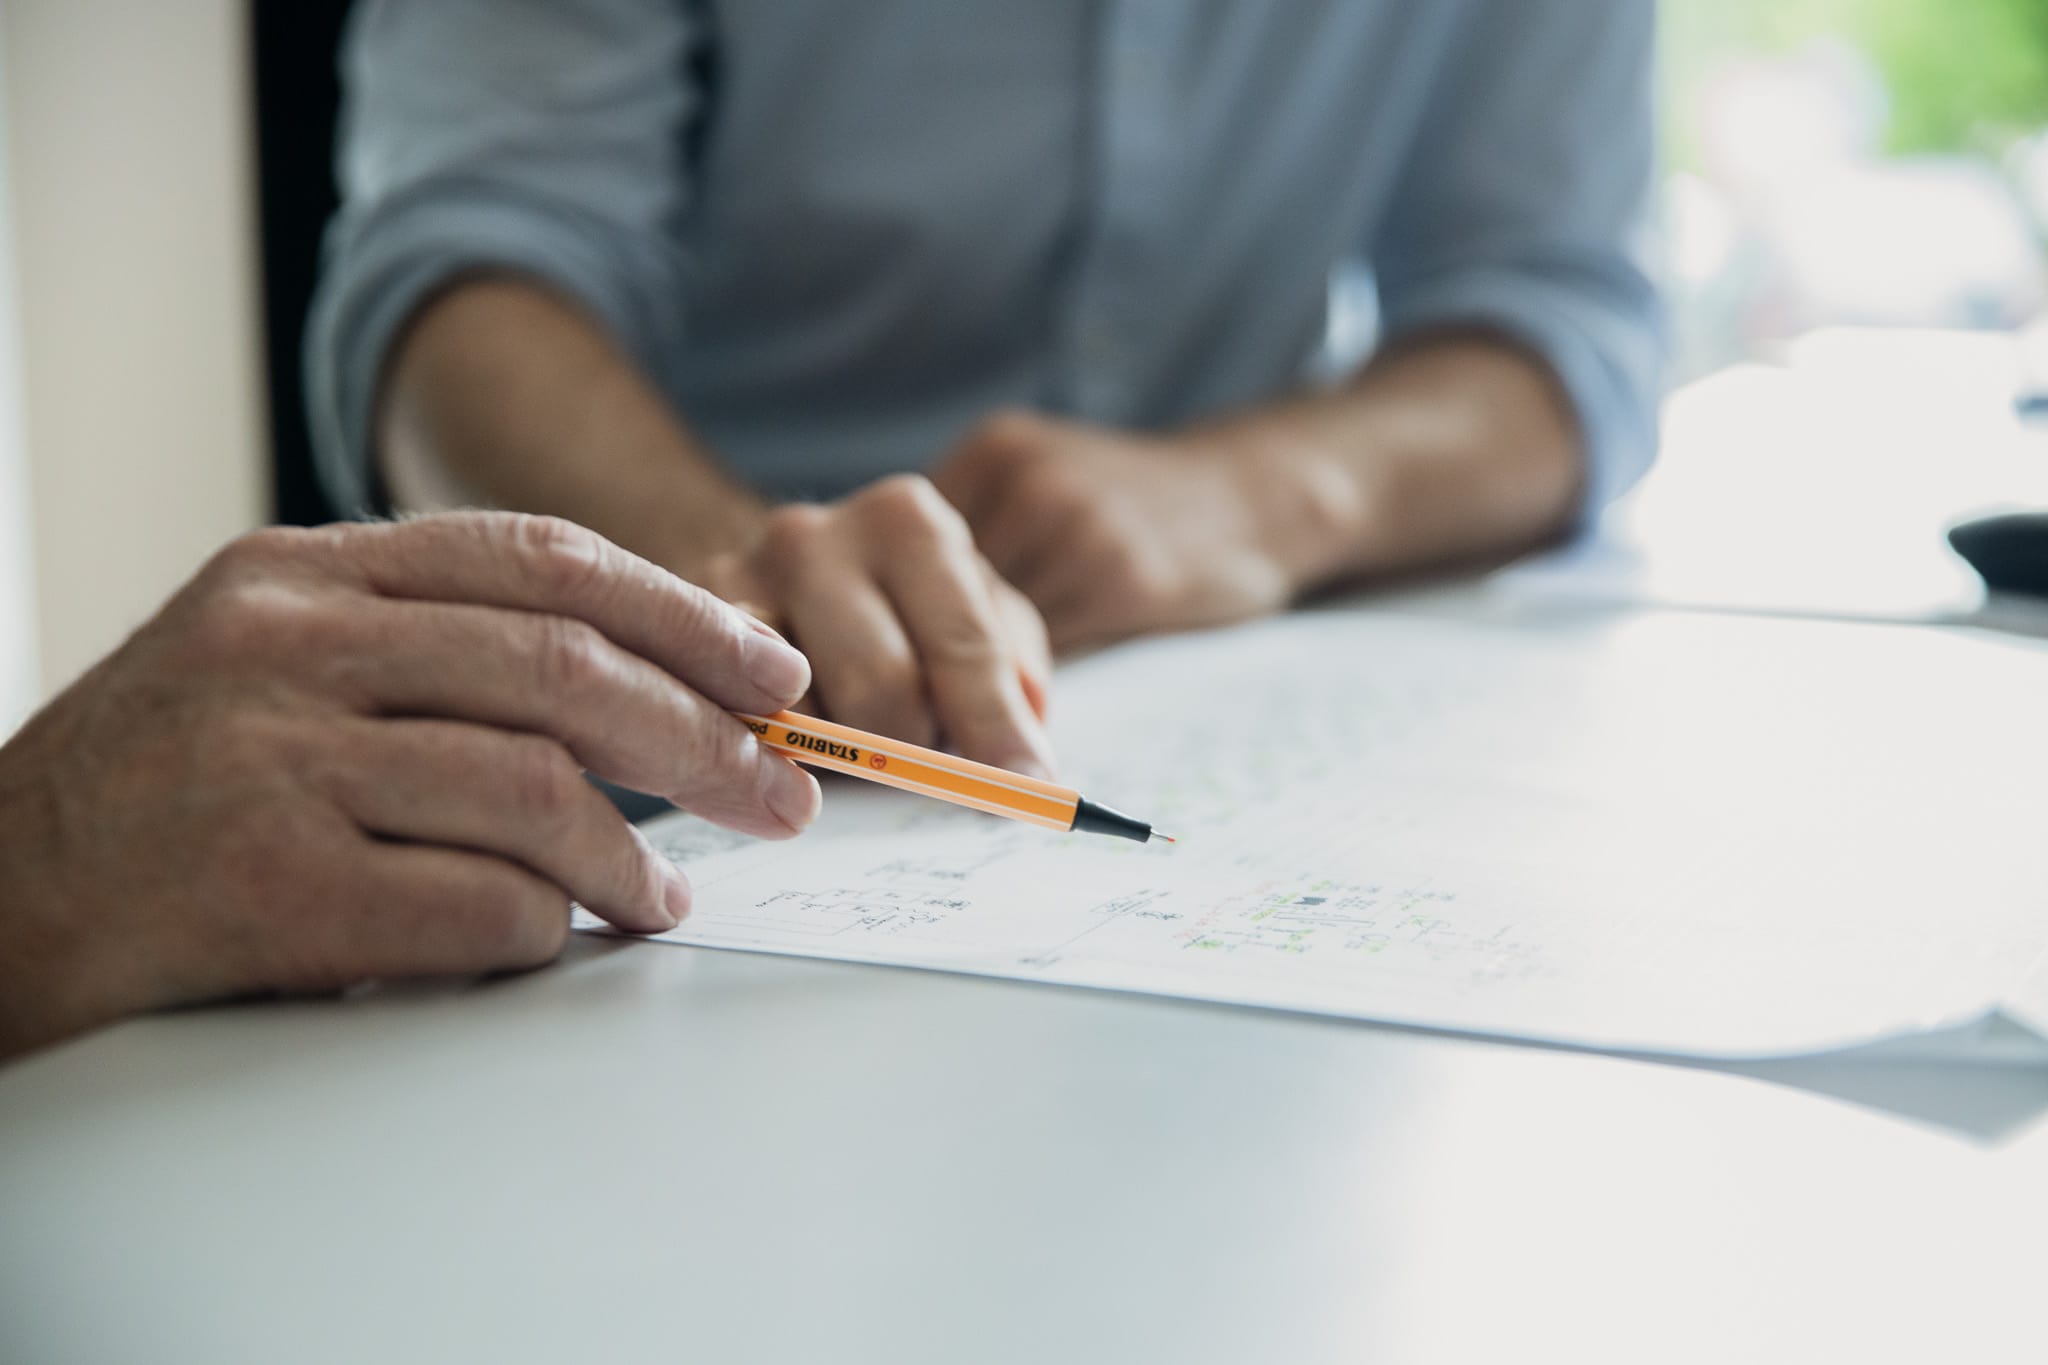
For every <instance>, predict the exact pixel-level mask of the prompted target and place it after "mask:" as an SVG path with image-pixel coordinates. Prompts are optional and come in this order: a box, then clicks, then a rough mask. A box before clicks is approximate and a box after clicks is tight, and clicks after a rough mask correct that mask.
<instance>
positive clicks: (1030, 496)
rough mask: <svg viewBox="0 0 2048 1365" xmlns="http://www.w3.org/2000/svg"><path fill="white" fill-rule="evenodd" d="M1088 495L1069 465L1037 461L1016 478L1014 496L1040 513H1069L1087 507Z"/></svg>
mask: <svg viewBox="0 0 2048 1365" xmlns="http://www.w3.org/2000/svg"><path fill="white" fill-rule="evenodd" d="M1085 492H1086V490H1085V488H1084V487H1083V485H1082V484H1081V483H1080V481H1079V480H1077V479H1076V478H1075V477H1074V475H1073V473H1072V472H1071V471H1070V470H1068V469H1067V468H1066V466H1064V465H1062V464H1059V463H1056V462H1054V461H1051V460H1035V461H1033V462H1032V464H1031V467H1030V468H1028V469H1026V470H1024V471H1023V472H1021V473H1020V474H1019V475H1018V476H1017V487H1016V494H1015V496H1016V497H1017V499H1018V500H1019V501H1020V502H1023V503H1025V504H1027V505H1029V506H1031V507H1033V508H1035V509H1037V510H1038V511H1039V512H1040V513H1041V514H1043V513H1046V512H1058V513H1061V514H1067V513H1070V512H1072V511H1073V510H1075V509H1078V508H1081V507H1084V506H1086V505H1087V503H1088V499H1087V498H1086V496H1085Z"/></svg>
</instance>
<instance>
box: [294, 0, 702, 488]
mask: <svg viewBox="0 0 2048 1365" xmlns="http://www.w3.org/2000/svg"><path fill="white" fill-rule="evenodd" d="M693 29H694V25H693V22H692V18H691V11H690V8H689V7H688V5H687V4H686V3H684V0H434V2H433V3H417V0H362V3H359V4H358V6H357V9H356V12H355V14H354V16H353V18H352V20H351V23H350V28H349V32H348V36H347V38H346V40H345V44H344V49H343V75H344V82H345V90H346V95H345V100H344V105H343V111H342V133H341V146H340V150H339V158H338V176H339V180H340V184H341V190H342V198H343V205H342V210H341V212H340V214H339V215H338V216H337V218H336V220H335V222H334V223H333V225H332V226H331V227H330V229H329V232H328V239H327V246H326V263H325V268H324V272H323V275H322V279H321V284H320V290H319V293H318V295H317V297H316V299H315V302H314V307H313V313H312V318H311V321H310V323H309V326H308V330H307V338H306V392H307V404H308V410H309V411H308V417H309V420H310V423H311V426H312V433H313V443H314V451H315V455H316V458H317V460H318V461H319V465H320V472H321V477H322V479H323V481H324V482H325V484H326V487H327V489H328V492H329V494H330V496H331V497H332V498H333V499H334V501H335V502H336V504H337V505H339V506H341V507H342V508H344V509H345V510H347V511H350V512H356V513H360V512H362V511H365V510H367V509H368V508H369V505H370V502H371V490H372V489H373V487H374V480H373V478H372V475H371V459H372V449H371V448H372V443H373V439H374V428H375V419H374V413H373V408H374V405H375V402H376V397H377V388H378V383H379V379H380V376H381V375H382V373H383V370H384V366H385V363H386V359H387V355H388V352H389V351H390V349H391V347H392V345H393V343H394V341H395V340H396V339H397V337H398V336H399V334H400V332H401V331H402V329H403V328H404V326H405V325H406V323H407V321H408V320H409V319H410V318H411V317H412V316H413V314H414V313H415V312H416V311H417V310H418V309H419V308H420V306H421V305H422V303H424V302H425V301H426V300H427V299H428V298H429V297H430V296H431V295H433V294H434V293H435V292H436V291H437V290H439V289H441V288H443V287H445V286H446V285H447V284H448V283H449V282H450V281H451V280H453V279H456V278H458V277H460V276H462V275H465V274H469V273H473V272H478V271H510V272H516V273H519V274H523V275H527V276H530V277H533V278H535V279H538V280H540V281H542V282H544V283H545V284H547V285H548V286H550V287H551V288H553V289H555V290H557V291H559V292H561V293H562V294H564V295H566V296H568V297H569V298H570V299H572V300H573V301H574V302H576V303H577V304H579V305H580V306H581V307H583V308H584V309H586V310H587V311H588V312H589V313H590V314H591V315H593V316H594V317H595V318H597V319H598V320H599V321H600V322H601V323H602V324H603V325H604V326H605V327H607V328H608V329H609V330H610V331H611V333H612V334H613V335H614V336H615V337H616V338H617V340H618V341H619V342H620V344H622V345H623V346H624V347H626V349H627V350H628V351H629V352H630V353H632V354H633V355H634V356H635V357H636V358H637V359H639V360H640V362H641V363H642V364H643V365H644V366H649V367H652V365H653V364H654V363H655V358H656V357H658V356H659V355H661V354H662V353H663V351H664V350H665V349H666V347H667V344H668V337H669V334H670V332H671V331H672V329H673V328H674V327H675V326H676V322H675V316H676V308H675V299H676V295H677V291H678V289H679V288H680V264H679V261H678V259H677V249H676V246H675V240H676V239H675V234H674V226H675V222H676V219H677V217H678V216H679V215H680V213H681V212H682V210H683V207H684V197H685V194H686V191H687V187H686V186H685V184H684V183H683V182H684V158H683V156H682V154H681V150H680V149H681V145H682V138H683V136H684V134H685V129H686V125H687V123H688V120H689V119H690V117H691V116H692V114H693V112H694V107H695V91H694V87H693V85H692V82H691V81H690V79H689V69H690V58H691V49H692V44H693V41H694V39H693Z"/></svg>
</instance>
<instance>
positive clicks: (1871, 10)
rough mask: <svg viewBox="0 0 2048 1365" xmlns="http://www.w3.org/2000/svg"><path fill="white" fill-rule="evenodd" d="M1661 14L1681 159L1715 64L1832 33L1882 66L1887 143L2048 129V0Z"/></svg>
mask: <svg viewBox="0 0 2048 1365" xmlns="http://www.w3.org/2000/svg"><path fill="white" fill-rule="evenodd" d="M1662 13H1663V25H1664V36H1663V46H1664V60H1665V70H1666V73H1667V84H1666V115H1665V118H1666V128H1667V130H1668V135H1669V139H1670V149H1671V151H1672V153H1673V155H1674V156H1676V157H1677V158H1678V159H1679V161H1680V162H1682V163H1684V162H1690V160H1691V159H1692V158H1691V156H1690V150H1691V148H1692V146H1693V145H1694V136H1695V133H1694V127H1693V120H1694V119H1695V117H1696V111H1697V109H1698V107H1699V106H1698V94H1699V91H1700V87H1701V82H1702V80H1703V78H1704V77H1705V75H1706V74H1707V73H1708V72H1709V71H1710V70H1711V69H1712V68H1713V66H1714V65H1715V63H1716V62H1718V61H1720V60H1722V59H1725V58H1728V57H1731V56H1739V55H1742V54H1745V53H1747V54H1774V53H1784V52H1790V51H1793V50H1795V49H1797V48H1800V47H1802V46H1804V45H1806V44H1808V43H1811V42H1814V41H1816V40H1820V39H1826V38H1838V39H1843V40H1846V41H1847V42H1849V43H1851V44H1853V45H1854V46H1856V47H1858V48H1860V49H1862V51H1863V52H1865V53H1866V54H1868V55H1869V56H1870V58H1871V59H1872V60H1873V61H1874V62H1875V63H1876V64H1877V67H1878V70H1879V72H1880V73H1881V75H1882V76H1883V77H1884V80H1885V83H1886V85H1887V86H1888V88H1889V92H1890V99H1891V105H1890V109H1891V120H1890V127H1889V132H1888V141H1889V143H1890V148H1891V150H1892V151H1895V152H1900V153H1918V152H1956V151H1980V152H1983V151H1992V152H1995V151H1998V150H2002V149H2003V148H2004V147H2005V146H2008V145H2010V144H2011V142H2012V141H2013V140H2014V139H2015V138H2017V137H2019V136H2022V135H2024V134H2027V133H2031V132H2035V131H2037V130H2039V129H2041V128H2043V127H2048V0H1665V4H1664V6H1663V11H1662Z"/></svg>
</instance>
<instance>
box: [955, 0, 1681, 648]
mask: <svg viewBox="0 0 2048 1365" xmlns="http://www.w3.org/2000/svg"><path fill="white" fill-rule="evenodd" d="M1475 22H1476V23H1478V24H1479V25H1480V27H1481V30H1482V31H1481V32H1479V33H1476V34H1474V35H1472V37H1471V38H1470V39H1469V41H1468V44H1467V48H1466V51H1467V54H1468V55H1467V56H1466V58H1465V59H1464V61H1463V63H1462V65H1460V66H1458V67H1456V68H1455V69H1454V70H1453V71H1452V72H1451V73H1450V74H1449V75H1448V76H1447V79H1446V81H1445V83H1444V86H1443V88H1442V89H1441V90H1440V91H1439V92H1438V97H1437V104H1436V107H1435V109H1434V110H1433V113H1432V116H1431V118H1430V119H1429V121H1428V127H1429V132H1428V134H1427V136H1426V137H1425V138H1424V139H1423V140H1422V142H1421V143H1420V145H1419V146H1418V147H1417V149H1416V152H1415V155H1414V161H1413V164H1412V166H1411V168H1410V170H1409V172H1408V173H1407V175H1406V176H1405V177H1404V179H1403V181H1402V186H1401V190H1400V193H1399V200H1398V202H1399V205H1400V207H1399V209H1398V211H1397V212H1396V213H1395V214H1394V215H1393V217H1392V218H1391V219H1390V221H1389V222H1388V223H1386V224H1384V225H1383V227H1382V230H1381V232H1380V233H1379V236H1378V239H1377V241H1376V242H1375V243H1374V244H1373V248H1374V249H1373V257H1374V262H1375V265H1376V266H1377V268H1378V274H1379V279H1380V288H1381V295H1382V304H1383V311H1384V315H1385V335H1386V342H1385V344H1384V346H1383V347H1382V350H1381V352H1380V354H1379V355H1378V356H1377V357H1376V358H1375V359H1374V360H1373V361H1372V362H1371V363H1370V364H1368V365H1367V366H1365V368H1364V369H1363V370H1362V371H1361V372H1360V373H1359V374H1357V375H1356V376H1354V377H1353V379H1352V380H1351V382H1349V383H1348V384H1345V385H1343V386H1341V387H1339V388H1337V389H1335V390H1332V391H1329V392H1323V393H1313V394H1304V395H1300V396H1296V397H1292V398H1288V399H1284V400H1281V401H1279V402H1276V403H1273V404H1270V405H1265V406H1261V407H1257V408H1252V409H1247V410H1244V411H1241V412H1237V413H1234V414H1228V415H1225V416H1224V417H1222V418H1219V419H1217V420H1215V421H1212V422H1208V423H1205V424H1202V425H1201V426H1199V427H1197V428H1194V429H1190V430H1186V431H1181V432H1175V433H1169V434H1166V435H1163V436H1137V435H1131V434H1125V433H1116V432H1109V431H1104V430H1101V429H1098V428H1090V427H1084V426H1080V425H1077V424H1073V423H1064V422H1057V421H1053V420H1051V419H1046V418H1041V417H1030V416H1019V415H1017V414H1010V415H1006V416H1004V417H1002V418H1001V419H999V420H997V421H994V422H991V423H989V424H987V425H986V426H984V427H983V428H982V429H981V430H980V431H978V432H976V433H974V434H973V435H971V436H970V437H969V438H968V439H967V440H966V441H965V442H964V443H963V444H962V445H961V447H960V448H959V449H958V450H957V451H956V452H954V454H953V455H952V456H951V457H950V458H949V460H948V461H947V462H946V463H945V464H943V465H942V466H941V468H940V470H939V472H938V473H937V475H936V478H937V480H938V482H939V485H940V487H941V488H942V489H943V490H945V491H946V492H947V493H948V495H949V496H951V497H952V498H953V499H954V500H955V502H956V503H957V504H958V505H959V506H960V507H961V508H962V509H963V511H964V513H965V515H966V516H967V517H968V520H969V521H970V523H971V524H973V525H974V527H975V530H976V533H977V535H978V536H979V537H980V539H981V543H982V545H983V548H984V551H985V553H987V554H988V555H989V557H990V559H991V560H992V561H993V562H994V564H995V565H996V567H997V568H998V569H999V570H1001V571H1002V572H1004V573H1005V574H1008V575H1010V576H1011V577H1012V578H1013V580H1014V581H1016V582H1017V584H1018V586H1019V587H1021V588H1022V589H1023V590H1024V591H1025V593H1026V594H1027V595H1028V596H1030V597H1031V598H1032V600H1033V601H1034V602H1036V603H1037V604H1038V605H1039V607H1040V609H1041V610H1043V611H1044V612H1045V614H1046V616H1047V618H1048V624H1049V625H1050V627H1051V630H1052V635H1053V640H1054V643H1055V645H1056V646H1058V647H1061V648H1072V647H1077V646H1082V645H1088V644H1095V643H1100V642H1103V641H1107V640H1112V639H1116V638H1119V637H1121V636H1124V635H1130V634H1134V633H1138V632H1141V631H1148V630H1161V629H1175V628H1183V627H1190V626H1198V625H1203V624H1210V623H1214V622H1218V621H1225V620H1231V619H1235V618H1238V617H1242V616H1247V615H1252V614H1256V613H1259V612H1263V611H1271V610H1276V609H1278V608H1280V607H1282V606H1284V605H1286V604H1287V603H1288V602H1289V601H1292V600H1294V599H1296V598H1298V597H1300V596H1302V595H1304V594H1306V593H1310V592H1313V591H1315V590H1317V589H1320V588H1324V587H1327V586H1330V585H1333V584H1336V583H1341V582H1346V581H1350V580H1355V579H1358V578H1362V577H1384V576H1388V575H1392V574H1398V573H1402V572H1407V571H1412V570H1417V569H1423V568H1428V567H1434V566H1439V565H1446V564H1451V563H1457V562H1469V561H1483V560H1487V559H1493V558H1499V557H1503V556H1507V555H1511V554H1514V553H1517V552H1520V551H1522V550H1526V549H1528V548H1530V547H1532V546H1534V545H1537V544H1540V543H1542V542H1543V541H1544V540H1546V539H1548V538H1551V537H1553V536H1556V535H1558V534H1560V533H1561V532H1563V531H1565V530H1567V529H1568V528H1569V527H1570V526H1571V525H1572V524H1573V522H1574V520H1575V519H1577V518H1578V517H1580V516H1582V515H1583V514H1584V512H1585V511H1586V509H1588V508H1597V507H1598V506H1599V505H1600V503H1601V502H1602V501H1603V500H1604V499H1606V498H1607V497H1610V496H1612V495H1613V493H1614V492H1616V491H1618V490H1619V489H1620V488H1621V487H1623V486H1625V484H1626V483H1627V481H1628V480H1629V479H1630V478H1632V477H1633V476H1634V474H1635V473H1636V472H1638V471H1639V470H1640V469H1641V467H1642V465H1643V464H1644V463H1645V462H1647V459H1648V457H1649V453H1650V449H1651V443H1652V432H1653V428H1654V406H1655V396H1656V385H1657V379H1658V374H1659V370H1660V367H1661V358H1662V337H1661V320H1660V315H1659V312H1658V306H1657V301H1656V296H1655V291H1654V289H1653V287H1652V286H1651V284H1650V282H1649V280H1648V278H1647V276H1646V275H1645V274H1644V272H1643V271H1642V269H1641V268H1640V266H1639V265H1638V264H1637V262H1636V261H1635V258H1634V255H1633V247H1632V242H1633V239H1634V237H1635V235H1636V230H1637V226H1638V219H1639V218H1640V216H1641V214H1642V212H1643V208H1644V204H1645V201H1646V199H1647V196H1648V192H1649V183H1650V150H1651V144H1650V112H1649V104H1648V73H1649V61H1650V38H1651V23H1650V7H1649V6H1648V5H1647V4H1646V3H1643V2H1642V0H1585V2H1583V3H1581V0H1570V2H1569V3H1563V2H1557V0H1553V2H1551V3H1541V4H1504V3H1495V4H1491V5H1486V6H1483V7H1481V8H1480V9H1479V10H1478V11H1477V14H1476V18H1475Z"/></svg>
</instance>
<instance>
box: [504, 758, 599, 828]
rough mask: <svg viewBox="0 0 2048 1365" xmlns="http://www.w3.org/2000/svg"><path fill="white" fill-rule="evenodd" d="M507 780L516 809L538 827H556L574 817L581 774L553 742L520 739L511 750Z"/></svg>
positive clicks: (579, 794) (580, 794)
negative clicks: (539, 824)
mask: <svg viewBox="0 0 2048 1365" xmlns="http://www.w3.org/2000/svg"><path fill="white" fill-rule="evenodd" d="M509 780H510V782H511V794H512V798H513V800H514V802H515V803H516V804H517V806H518V808H519V809H520V810H521V811H523V812H525V813H526V814H527V815H528V816H530V817H533V818H535V819H537V820H538V821H539V822H540V823H541V824H543V825H548V826H559V825H563V824H566V823H568V822H569V821H570V820H572V819H573V818H574V817H575V814H576V811H577V809H578V801H579V798H580V797H581V796H582V795H583V786H584V782H583V770H582V768H581V767H580V766H579V765H578V764H577V762H576V760H575V759H573V758H571V757H570V756H569V751H568V750H567V749H564V748H563V747H562V746H561V745H559V744H557V743H555V742H554V741H553V740H550V739H541V738H539V737H537V736H534V737H522V738H521V739H520V740H519V742H518V745H517V747H516V748H515V749H514V750H513V757H512V761H511V773H510V776H509Z"/></svg>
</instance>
